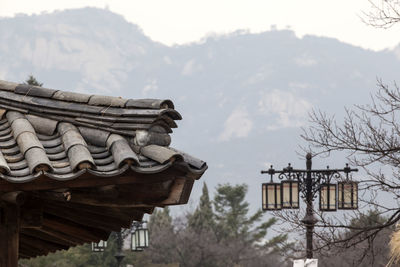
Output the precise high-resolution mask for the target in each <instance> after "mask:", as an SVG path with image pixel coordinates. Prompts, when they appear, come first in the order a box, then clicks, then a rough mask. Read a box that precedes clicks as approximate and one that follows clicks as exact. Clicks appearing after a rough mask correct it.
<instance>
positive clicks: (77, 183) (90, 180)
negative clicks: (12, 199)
mask: <svg viewBox="0 0 400 267" xmlns="http://www.w3.org/2000/svg"><path fill="white" fill-rule="evenodd" d="M179 175H184V172H182V171H180V170H178V169H175V168H174V167H171V168H169V169H167V170H165V171H162V172H160V173H156V174H143V173H137V172H134V171H133V170H130V169H129V170H127V171H126V172H125V173H124V174H122V175H119V176H115V177H102V176H96V175H93V174H91V173H89V172H86V173H84V174H82V175H81V176H79V177H77V178H76V179H72V180H68V181H60V180H55V179H51V178H49V177H47V176H45V175H41V176H39V177H38V178H36V179H35V180H33V181H30V182H28V183H10V182H8V181H6V180H4V179H0V191H1V192H10V191H18V190H20V191H37V190H55V189H59V188H82V187H87V188H89V187H99V186H107V185H126V184H151V183H159V182H164V181H168V180H173V179H174V178H175V177H176V176H179Z"/></svg>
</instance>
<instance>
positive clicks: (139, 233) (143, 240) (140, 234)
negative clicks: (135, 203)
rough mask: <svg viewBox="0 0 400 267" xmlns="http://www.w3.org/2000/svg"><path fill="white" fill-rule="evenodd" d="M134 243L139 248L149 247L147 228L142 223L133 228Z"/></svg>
mask: <svg viewBox="0 0 400 267" xmlns="http://www.w3.org/2000/svg"><path fill="white" fill-rule="evenodd" d="M135 244H136V247H137V248H140V249H144V248H148V247H149V230H147V228H146V227H144V226H143V224H140V226H139V227H138V228H137V229H136V230H135Z"/></svg>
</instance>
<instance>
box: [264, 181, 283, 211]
mask: <svg viewBox="0 0 400 267" xmlns="http://www.w3.org/2000/svg"><path fill="white" fill-rule="evenodd" d="M262 209H263V210H280V209H282V198H281V184H280V183H264V184H262Z"/></svg>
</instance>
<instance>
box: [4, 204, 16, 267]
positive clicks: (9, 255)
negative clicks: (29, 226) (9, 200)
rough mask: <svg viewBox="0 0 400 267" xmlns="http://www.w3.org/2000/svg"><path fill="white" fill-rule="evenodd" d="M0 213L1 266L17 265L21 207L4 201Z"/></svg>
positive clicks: (13, 266) (12, 266)
mask: <svg viewBox="0 0 400 267" xmlns="http://www.w3.org/2000/svg"><path fill="white" fill-rule="evenodd" d="M0 213H1V214H0V266H1V267H16V266H18V252H19V228H20V221H19V215H20V214H19V207H18V206H17V205H12V204H5V203H3V205H1V206H0Z"/></svg>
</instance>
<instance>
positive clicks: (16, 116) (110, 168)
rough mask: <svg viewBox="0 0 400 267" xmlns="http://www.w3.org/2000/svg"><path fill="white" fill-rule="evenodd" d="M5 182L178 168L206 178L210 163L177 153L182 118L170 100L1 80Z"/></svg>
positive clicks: (0, 159) (0, 163) (0, 160)
mask: <svg viewBox="0 0 400 267" xmlns="http://www.w3.org/2000/svg"><path fill="white" fill-rule="evenodd" d="M0 109H1V110H0V114H1V120H0V171H1V174H0V178H2V179H5V180H7V181H9V182H15V183H21V182H29V181H31V180H33V179H35V178H37V177H39V176H40V175H43V174H44V175H46V176H47V177H49V178H52V179H56V180H68V179H75V178H77V177H79V176H80V175H82V174H83V173H85V172H90V173H92V174H94V175H96V176H113V175H117V174H121V172H124V171H127V169H128V168H130V169H131V170H133V171H134V172H138V173H155V172H160V171H162V170H165V169H166V168H168V167H170V166H171V165H172V164H173V163H174V162H179V163H180V164H181V165H182V166H185V168H187V170H188V171H189V172H191V173H192V174H193V175H194V176H200V175H201V174H202V173H203V172H204V171H205V169H206V168H207V165H206V164H205V162H203V161H201V160H199V159H196V158H194V157H192V156H189V155H188V154H186V153H182V152H180V151H178V150H176V149H173V148H171V147H169V145H170V142H171V137H170V135H169V133H171V132H172V130H171V129H172V128H175V127H177V125H176V123H175V120H180V119H181V115H180V114H179V113H178V112H177V111H176V110H175V109H174V105H173V103H172V102H171V101H170V100H158V99H141V100H133V99H123V98H119V97H106V96H98V95H86V94H80V93H71V92H65V91H59V90H53V89H47V88H42V87H36V86H30V85H25V84H22V85H21V84H16V83H10V82H5V81H0Z"/></svg>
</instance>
